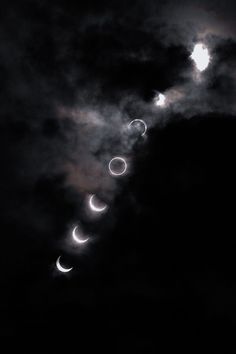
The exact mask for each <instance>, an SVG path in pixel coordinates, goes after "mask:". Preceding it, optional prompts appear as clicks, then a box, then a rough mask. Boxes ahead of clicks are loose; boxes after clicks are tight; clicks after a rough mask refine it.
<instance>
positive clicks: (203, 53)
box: [190, 43, 210, 71]
mask: <svg viewBox="0 0 236 354" xmlns="http://www.w3.org/2000/svg"><path fill="white" fill-rule="evenodd" d="M190 58H191V59H192V60H193V61H194V62H195V65H196V67H197V69H198V70H199V71H204V70H205V69H206V68H207V67H208V65H209V63H210V55H209V51H208V49H207V48H206V47H205V46H204V45H203V44H202V43H198V44H196V45H195V46H194V49H193V52H192V54H191V56H190Z"/></svg>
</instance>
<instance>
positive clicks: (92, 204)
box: [89, 194, 107, 213]
mask: <svg viewBox="0 0 236 354" xmlns="http://www.w3.org/2000/svg"><path fill="white" fill-rule="evenodd" d="M95 198H96V196H95V195H94V194H92V195H91V196H90V197H89V206H90V209H91V210H92V211H95V212H96V213H101V212H103V211H105V210H106V209H107V205H106V204H103V205H100V203H99V205H100V206H99V205H96V204H95Z"/></svg>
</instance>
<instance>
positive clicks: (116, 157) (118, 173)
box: [108, 156, 127, 176]
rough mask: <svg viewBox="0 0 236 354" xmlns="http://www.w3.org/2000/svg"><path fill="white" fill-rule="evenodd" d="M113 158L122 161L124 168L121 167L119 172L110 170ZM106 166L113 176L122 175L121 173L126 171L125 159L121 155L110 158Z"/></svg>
mask: <svg viewBox="0 0 236 354" xmlns="http://www.w3.org/2000/svg"><path fill="white" fill-rule="evenodd" d="M115 160H119V161H122V162H123V164H124V168H123V170H122V171H121V172H115V171H113V170H112V168H111V164H112V162H113V161H115ZM108 168H109V171H110V173H111V174H112V175H113V176H121V175H123V174H124V173H125V172H126V170H127V163H126V161H125V159H123V157H120V156H115V157H113V158H112V159H111V161H110V162H109V165H108Z"/></svg>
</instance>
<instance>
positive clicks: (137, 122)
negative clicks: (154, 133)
mask: <svg viewBox="0 0 236 354" xmlns="http://www.w3.org/2000/svg"><path fill="white" fill-rule="evenodd" d="M133 124H134V125H138V126H139V125H142V126H143V129H142V130H143V132H142V134H141V135H142V136H144V135H145V134H146V131H147V124H146V123H145V122H144V120H142V119H134V120H132V121H131V122H130V123H129V128H131V126H132V125H133Z"/></svg>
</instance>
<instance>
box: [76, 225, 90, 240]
mask: <svg viewBox="0 0 236 354" xmlns="http://www.w3.org/2000/svg"><path fill="white" fill-rule="evenodd" d="M77 229H78V226H75V227H74V229H73V231H72V237H73V240H74V241H75V242H77V243H79V244H83V243H86V242H87V241H88V240H89V239H88V238H85V239H81V238H80V237H79V236H77V235H76V230H77Z"/></svg>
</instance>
